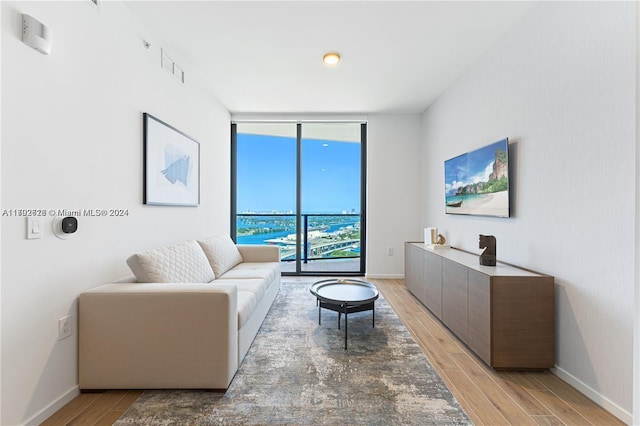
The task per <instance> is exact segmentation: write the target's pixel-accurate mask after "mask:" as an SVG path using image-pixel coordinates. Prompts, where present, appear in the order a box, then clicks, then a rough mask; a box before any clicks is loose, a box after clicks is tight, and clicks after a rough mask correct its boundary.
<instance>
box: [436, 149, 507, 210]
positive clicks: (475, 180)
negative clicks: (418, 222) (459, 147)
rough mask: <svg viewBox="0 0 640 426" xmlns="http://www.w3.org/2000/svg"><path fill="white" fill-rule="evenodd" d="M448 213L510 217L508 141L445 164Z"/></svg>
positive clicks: (455, 158) (446, 207)
mask: <svg viewBox="0 0 640 426" xmlns="http://www.w3.org/2000/svg"><path fill="white" fill-rule="evenodd" d="M444 183H445V209H446V210H445V211H446V213H447V214H466V215H480V216H498V217H509V140H508V139H503V140H501V141H498V142H494V143H492V144H491V145H487V146H485V147H482V148H479V149H476V150H475V151H471V152H468V153H466V154H462V155H459V156H457V157H454V158H451V159H449V160H447V161H445V162H444Z"/></svg>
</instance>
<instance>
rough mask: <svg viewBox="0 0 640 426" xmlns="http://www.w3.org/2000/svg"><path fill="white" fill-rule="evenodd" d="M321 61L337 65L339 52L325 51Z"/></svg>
mask: <svg viewBox="0 0 640 426" xmlns="http://www.w3.org/2000/svg"><path fill="white" fill-rule="evenodd" d="M322 62H324V63H325V64H327V65H337V64H338V63H339V62H340V54H339V53H337V52H330V53H326V54H325V55H324V56H323V57H322Z"/></svg>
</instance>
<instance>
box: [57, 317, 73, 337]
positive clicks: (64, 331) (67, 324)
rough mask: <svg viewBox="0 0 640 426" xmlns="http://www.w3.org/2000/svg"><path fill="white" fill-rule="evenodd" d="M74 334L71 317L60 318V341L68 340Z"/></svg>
mask: <svg viewBox="0 0 640 426" xmlns="http://www.w3.org/2000/svg"><path fill="white" fill-rule="evenodd" d="M72 334H73V333H72V329H71V315H67V316H66V317H62V318H60V319H59V320H58V340H62V339H66V338H67V337H69V336H71V335H72Z"/></svg>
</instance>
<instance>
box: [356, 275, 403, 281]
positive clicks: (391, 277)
mask: <svg viewBox="0 0 640 426" xmlns="http://www.w3.org/2000/svg"><path fill="white" fill-rule="evenodd" d="M365 278H372V279H377V280H401V279H404V274H366V275H365Z"/></svg>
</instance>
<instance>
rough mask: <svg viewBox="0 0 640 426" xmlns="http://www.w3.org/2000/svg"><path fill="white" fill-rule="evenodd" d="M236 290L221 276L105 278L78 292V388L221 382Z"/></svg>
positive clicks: (234, 345) (230, 364)
mask: <svg viewBox="0 0 640 426" xmlns="http://www.w3.org/2000/svg"><path fill="white" fill-rule="evenodd" d="M237 299H238V292H237V289H236V287H235V286H231V285H224V284H214V283H206V284H175V283H152V284H137V283H132V284H128V283H119V284H106V285H102V286H99V287H96V288H94V289H92V290H89V291H87V292H85V293H82V294H81V295H80V297H79V302H78V309H79V321H78V324H79V325H78V335H79V381H80V389H153V388H156V389H157V388H167V389H177V388H207V389H226V388H227V387H228V385H229V383H230V382H231V379H232V378H233V375H234V374H235V372H236V370H237V367H238V302H237Z"/></svg>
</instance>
